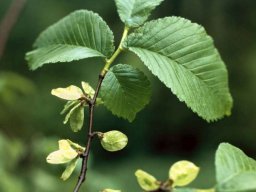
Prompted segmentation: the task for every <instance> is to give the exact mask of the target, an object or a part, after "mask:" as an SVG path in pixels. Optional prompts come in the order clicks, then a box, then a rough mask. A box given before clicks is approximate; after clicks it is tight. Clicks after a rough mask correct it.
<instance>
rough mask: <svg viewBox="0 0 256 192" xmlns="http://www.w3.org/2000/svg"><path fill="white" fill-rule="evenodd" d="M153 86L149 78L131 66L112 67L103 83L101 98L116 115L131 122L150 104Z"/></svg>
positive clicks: (119, 65)
mask: <svg viewBox="0 0 256 192" xmlns="http://www.w3.org/2000/svg"><path fill="white" fill-rule="evenodd" d="M150 95H151V86H150V82H149V80H148V79H147V77H146V76H145V75H144V74H143V73H142V72H141V71H139V70H137V69H135V68H133V67H132V66H130V65H125V64H118V65H115V66H114V67H112V68H111V69H110V70H109V71H108V73H107V74H106V77H105V79H104V81H103V83H102V87H101V97H102V99H103V101H104V105H105V106H106V107H107V108H108V109H109V110H110V111H112V113H113V114H114V115H117V116H118V117H123V118H124V119H127V120H129V121H130V122H131V121H133V120H134V118H135V116H136V113H137V112H139V111H140V110H141V109H143V108H144V106H145V105H146V104H148V102H149V99H150Z"/></svg>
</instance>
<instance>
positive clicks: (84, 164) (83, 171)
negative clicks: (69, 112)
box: [74, 74, 105, 192]
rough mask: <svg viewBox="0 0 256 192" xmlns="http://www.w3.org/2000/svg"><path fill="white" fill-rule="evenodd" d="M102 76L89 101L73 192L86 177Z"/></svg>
mask: <svg viewBox="0 0 256 192" xmlns="http://www.w3.org/2000/svg"><path fill="white" fill-rule="evenodd" d="M104 77H105V74H101V75H100V76H99V80H98V85H97V88H96V91H95V94H94V97H93V99H92V100H91V102H90V103H89V129H88V133H87V139H88V140H87V144H86V150H85V151H84V153H83V154H82V155H81V158H82V159H83V161H82V168H81V171H80V175H79V177H78V182H77V184H76V186H75V189H74V192H78V191H79V189H80V187H81V186H82V184H83V182H84V181H85V179H86V172H87V164H88V159H89V154H90V149H91V143H92V139H93V137H94V135H95V134H94V132H93V131H92V128H93V115H94V108H95V105H96V99H97V97H98V94H99V91H100V88H101V84H102V81H103V79H104Z"/></svg>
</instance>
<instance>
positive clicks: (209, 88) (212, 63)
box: [124, 17, 232, 121]
mask: <svg viewBox="0 0 256 192" xmlns="http://www.w3.org/2000/svg"><path fill="white" fill-rule="evenodd" d="M124 46H125V47H126V48H128V49H129V50H130V51H132V52H134V53H135V54H136V55H138V56H139V57H140V59H141V60H142V61H143V63H144V64H145V65H146V66H147V67H148V68H149V69H150V70H151V72H152V73H153V74H154V75H155V76H157V77H158V78H159V79H160V80H161V81H162V82H163V83H164V84H165V85H166V86H167V87H168V88H170V89H171V90H172V92H173V93H174V94H175V95H177V97H178V98H179V100H180V101H184V102H185V103H186V104H187V106H188V107H190V108H191V109H192V110H193V111H194V112H196V113H197V114H198V115H199V116H201V117H202V118H204V119H206V120H207V121H212V120H217V119H219V118H221V117H223V116H224V115H229V114H230V111H231V107H232V97H231V95H230V93H229V88H228V74H227V70H226V67H225V64H224V63H223V61H222V59H221V57H220V55H219V53H218V51H217V50H216V49H215V47H214V45H213V41H212V38H211V37H210V36H208V35H207V34H206V32H205V30H204V28H203V27H201V26H200V25H198V24H195V23H191V22H190V21H189V20H186V19H183V18H180V17H166V18H163V19H158V20H154V21H150V22H147V23H146V24H145V25H144V26H142V27H140V28H138V29H137V30H135V32H134V33H132V34H130V35H129V36H128V39H127V40H126V42H125V43H124Z"/></svg>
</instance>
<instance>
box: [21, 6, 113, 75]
mask: <svg viewBox="0 0 256 192" xmlns="http://www.w3.org/2000/svg"><path fill="white" fill-rule="evenodd" d="M113 40H114V36H113V33H112V31H111V30H110V28H109V27H108V25H107V24H106V23H105V21H103V19H102V18H101V17H100V16H99V15H98V14H96V13H93V12H91V11H87V10H78V11H75V12H73V13H71V14H69V15H68V16H66V17H65V18H63V19H61V20H60V21H58V22H57V23H55V24H53V25H52V26H50V27H49V28H47V29H46V30H45V31H44V32H42V33H41V34H40V35H39V37H38V38H37V40H36V42H35V44H34V46H35V47H36V50H34V51H31V52H29V53H27V54H26V60H27V61H28V64H29V67H30V68H31V69H32V70H35V69H37V68H39V67H41V66H43V65H44V64H49V63H57V62H70V61H73V60H80V59H85V58H90V57H103V58H107V57H110V56H111V55H112V53H113V52H114V45H113Z"/></svg>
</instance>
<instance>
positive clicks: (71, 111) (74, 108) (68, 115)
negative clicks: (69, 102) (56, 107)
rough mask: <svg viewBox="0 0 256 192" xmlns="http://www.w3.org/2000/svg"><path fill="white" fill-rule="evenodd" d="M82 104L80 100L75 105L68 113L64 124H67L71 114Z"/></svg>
mask: <svg viewBox="0 0 256 192" xmlns="http://www.w3.org/2000/svg"><path fill="white" fill-rule="evenodd" d="M80 106H81V104H80V102H79V103H78V104H77V105H75V106H74V107H73V108H72V109H71V110H70V111H69V112H68V113H67V115H66V116H65V119H64V121H63V124H66V123H67V122H68V121H69V119H70V117H71V115H72V114H73V113H74V111H75V110H76V109H77V108H79V107H80Z"/></svg>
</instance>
